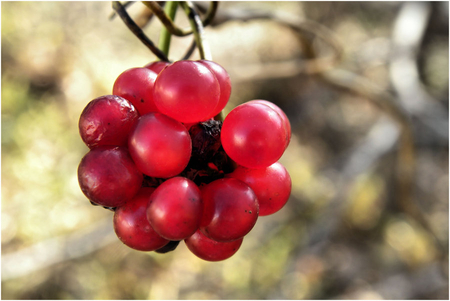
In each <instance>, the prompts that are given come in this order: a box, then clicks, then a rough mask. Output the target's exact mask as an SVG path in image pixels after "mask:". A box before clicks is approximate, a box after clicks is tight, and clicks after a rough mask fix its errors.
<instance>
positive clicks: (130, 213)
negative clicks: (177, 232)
mask: <svg viewBox="0 0 450 301" xmlns="http://www.w3.org/2000/svg"><path fill="white" fill-rule="evenodd" d="M154 190H155V188H150V187H143V188H141V189H140V190H139V192H138V193H137V195H136V196H135V197H134V198H133V199H132V200H131V201H129V202H127V203H125V204H124V205H122V206H120V207H118V208H117V209H116V211H115V212H114V219H113V224H114V231H115V232H116V235H117V237H118V238H119V239H120V240H121V241H122V242H123V243H124V244H125V245H127V246H128V247H130V248H132V249H135V250H139V251H154V250H158V249H160V248H162V247H164V246H165V245H167V244H168V243H169V240H167V239H165V238H163V237H161V236H160V235H159V234H158V233H156V232H155V230H153V228H152V226H151V225H150V223H149V222H148V220H147V205H148V202H149V200H150V196H151V194H152V193H153V191H154Z"/></svg>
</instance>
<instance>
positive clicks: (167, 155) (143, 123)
mask: <svg viewBox="0 0 450 301" xmlns="http://www.w3.org/2000/svg"><path fill="white" fill-rule="evenodd" d="M128 150H129V152H130V154H131V157H132V158H133V161H134V162H135V163H136V166H137V168H138V169H139V170H140V171H141V172H142V173H144V174H146V175H147V176H150V177H155V178H170V177H173V176H176V175H178V174H179V173H180V172H182V171H183V170H184V169H185V167H186V166H187V164H188V162H189V158H190V156H191V152H192V142H191V138H190V136H189V132H188V131H187V129H186V127H185V126H184V125H183V124H181V123H180V122H178V121H176V120H174V119H172V118H170V117H167V116H165V115H163V114H160V113H148V114H146V115H143V116H141V117H139V119H138V121H137V122H136V124H135V126H134V128H133V129H132V130H131V132H130V135H129V140H128Z"/></svg>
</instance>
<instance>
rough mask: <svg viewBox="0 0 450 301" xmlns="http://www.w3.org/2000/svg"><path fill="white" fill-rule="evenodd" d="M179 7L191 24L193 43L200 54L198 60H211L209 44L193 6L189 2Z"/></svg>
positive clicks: (182, 3)
mask: <svg viewBox="0 0 450 301" xmlns="http://www.w3.org/2000/svg"><path fill="white" fill-rule="evenodd" d="M180 5H181V7H182V8H183V10H184V12H185V13H186V15H187V16H188V18H189V23H191V27H192V31H193V32H194V38H195V43H196V44H197V48H198V51H199V53H200V58H201V59H204V60H212V56H211V51H210V49H209V44H208V43H207V41H206V39H204V29H203V23H202V20H201V19H200V16H199V15H198V13H197V12H196V11H195V8H194V5H193V4H192V2H190V1H182V2H180Z"/></svg>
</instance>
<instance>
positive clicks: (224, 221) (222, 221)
mask: <svg viewBox="0 0 450 301" xmlns="http://www.w3.org/2000/svg"><path fill="white" fill-rule="evenodd" d="M202 199H203V216H202V221H201V224H200V230H201V231H202V232H203V234H205V235H206V236H208V237H209V238H211V239H213V240H215V241H219V242H227V241H233V240H236V239H239V238H241V237H244V236H245V235H246V234H247V233H248V232H250V230H251V229H252V228H253V226H254V225H255V223H256V220H257V219H258V210H259V205H258V202H257V199H256V195H255V193H254V192H253V190H252V189H251V188H250V187H249V186H248V185H247V184H245V183H244V182H242V181H240V180H237V179H233V178H224V179H219V180H215V181H213V182H211V183H209V184H207V185H205V186H203V187H202Z"/></svg>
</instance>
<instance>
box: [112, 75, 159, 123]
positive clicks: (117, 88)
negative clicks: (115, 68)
mask: <svg viewBox="0 0 450 301" xmlns="http://www.w3.org/2000/svg"><path fill="white" fill-rule="evenodd" d="M156 76H157V74H156V73H155V72H153V71H152V70H150V69H147V68H131V69H128V70H126V71H124V72H122V74H120V75H119V77H117V79H116V81H115V82H114V87H113V94H114V95H118V96H121V97H123V98H126V99H128V100H129V101H130V102H131V103H132V104H133V105H134V106H135V107H136V109H137V111H138V112H139V114H140V115H144V114H147V113H149V112H158V109H157V108H156V105H155V103H154V102H153V86H154V84H155V80H156Z"/></svg>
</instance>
